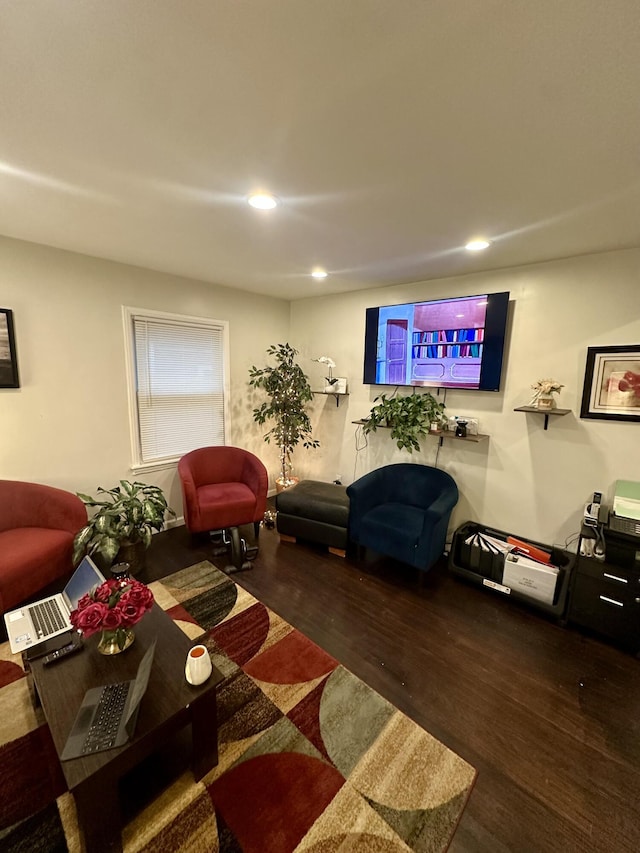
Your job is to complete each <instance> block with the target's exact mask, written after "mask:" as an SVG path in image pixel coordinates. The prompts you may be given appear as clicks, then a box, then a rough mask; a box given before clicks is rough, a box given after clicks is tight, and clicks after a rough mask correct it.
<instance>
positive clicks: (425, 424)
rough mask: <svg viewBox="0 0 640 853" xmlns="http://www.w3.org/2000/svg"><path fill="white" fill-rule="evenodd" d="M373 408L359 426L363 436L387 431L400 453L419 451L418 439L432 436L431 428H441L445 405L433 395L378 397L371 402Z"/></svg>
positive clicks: (414, 394)
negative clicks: (380, 428)
mask: <svg viewBox="0 0 640 853" xmlns="http://www.w3.org/2000/svg"><path fill="white" fill-rule="evenodd" d="M373 402H374V403H376V405H375V406H374V407H373V408H372V409H371V411H370V412H369V416H368V418H366V420H365V422H364V424H363V425H362V429H363V432H365V433H367V434H368V433H370V432H376V431H377V429H378V427H389V428H390V435H391V438H392V439H394V441H395V442H396V445H397V447H398V449H399V450H408V451H409V453H413V451H414V450H417V451H418V452H419V451H420V441H419V440H420V439H421V438H423V437H424V436H425V435H427V434H428V433H429V432H434V429H433V427H432V425H433V424H437V427H438V429H439V428H441V426H442V422H443V413H444V410H445V404H444V403H439V402H438V401H437V400H436V398H435V397H434V396H433V394H431V393H429V392H428V391H426V392H424V393H415V392H414V393H413V394H409V395H408V396H404V397H398V396H392V397H387V396H386V395H385V394H381V395H380V396H379V397H376V398H375V399H374V401H373Z"/></svg>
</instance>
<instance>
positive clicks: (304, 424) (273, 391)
mask: <svg viewBox="0 0 640 853" xmlns="http://www.w3.org/2000/svg"><path fill="white" fill-rule="evenodd" d="M267 355H270V356H272V357H273V358H274V359H275V361H276V364H275V366H268V367H262V368H257V367H251V369H250V370H249V385H250V386H252V387H253V388H259V389H261V390H263V391H264V392H265V393H266V394H267V396H268V397H269V399H268V400H267V401H265V402H263V403H262V405H261V406H259V407H258V408H257V409H254V410H253V419H254V421H256V423H259V424H265V423H266V422H267V421H270V420H272V421H274V425H273V427H272V428H271V429H270V430H269V431H268V432H267V433H265V435H264V440H265V441H266V442H267V443H269V442H271V441H272V440H273V442H274V443H275V444H277V445H278V447H279V449H280V477H279V478H278V479H277V480H276V484H278V485H280V486H282V487H283V488H287V487H288V486H291V485H293V483H295V482H296V481H295V479H294V478H293V476H292V473H291V470H292V469H291V453H292V452H293V449H294V447H295V446H296V445H297V444H299V443H300V442H302V446H303V447H306V448H314V447H318V446H319V445H320V442H319V441H317V440H316V439H314V438H313V437H312V434H311V420H310V419H309V415H308V414H307V412H306V405H307V403H309V402H310V401H311V400H312V399H313V394H312V392H311V386H310V385H309V380H308V379H307V377H306V375H305V373H304V371H303V370H302V368H301V367H300V365H299V364H297V362H296V360H295V357H296V356H297V355H298V351H297V350H295V349H294V348H293V347H292V346H290V345H289V344H275V345H273V346H270V347H269V348H268V349H267Z"/></svg>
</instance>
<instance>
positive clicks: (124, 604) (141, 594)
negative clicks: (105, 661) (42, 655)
mask: <svg viewBox="0 0 640 853" xmlns="http://www.w3.org/2000/svg"><path fill="white" fill-rule="evenodd" d="M152 607H153V593H152V592H151V590H150V589H149V587H148V586H145V584H143V583H141V582H140V581H137V580H133V579H132V578H118V579H116V578H111V579H110V580H108V581H105V582H104V583H102V584H100V586H97V587H96V588H95V589H94V590H92V591H91V592H89V593H87V594H86V595H83V596H82V598H81V599H80V600H79V601H78V606H77V608H76V609H75V610H72V611H71V615H70V619H71V624H72V625H73V627H74V628H75V629H76V630H78V631H80V632H81V633H82V634H83V635H84V636H85V637H90V636H91V634H95V633H96V632H98V631H102V632H103V637H102V639H101V643H104V642H107V641H108V642H110V643H111V644H112V645H113V644H115V645H116V646H117V648H118V650H119V651H122V650H123V649H125V648H126V647H127V646H128V645H131V643H132V642H133V632H132V631H131V628H132V626H133V625H135V624H136V623H137V622H139V621H140V620H141V619H142V617H143V616H144V614H145V613H146V612H147V611H148V610H151V608H152Z"/></svg>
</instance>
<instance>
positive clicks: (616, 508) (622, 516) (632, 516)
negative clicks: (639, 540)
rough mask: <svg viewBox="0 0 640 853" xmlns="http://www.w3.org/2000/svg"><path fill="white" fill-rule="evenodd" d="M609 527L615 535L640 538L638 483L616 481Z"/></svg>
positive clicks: (639, 495) (639, 491) (639, 490)
mask: <svg viewBox="0 0 640 853" xmlns="http://www.w3.org/2000/svg"><path fill="white" fill-rule="evenodd" d="M609 527H610V528H611V530H615V531H616V532H617V533H626V534H628V535H629V536H640V483H634V482H633V481H632V480H616V485H615V494H614V496H613V504H612V506H611V514H610V516H609Z"/></svg>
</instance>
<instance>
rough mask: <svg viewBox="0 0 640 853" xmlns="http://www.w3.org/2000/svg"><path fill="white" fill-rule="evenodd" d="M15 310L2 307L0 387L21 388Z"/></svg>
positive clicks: (0, 317) (0, 323)
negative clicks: (14, 321) (14, 325)
mask: <svg viewBox="0 0 640 853" xmlns="http://www.w3.org/2000/svg"><path fill="white" fill-rule="evenodd" d="M19 387H20V382H19V380H18V360H17V358H16V339H15V335H14V332H13V311H11V310H10V309H9V308H0V388H19Z"/></svg>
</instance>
